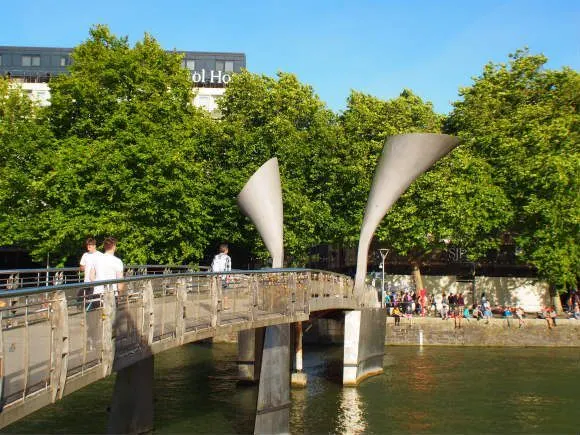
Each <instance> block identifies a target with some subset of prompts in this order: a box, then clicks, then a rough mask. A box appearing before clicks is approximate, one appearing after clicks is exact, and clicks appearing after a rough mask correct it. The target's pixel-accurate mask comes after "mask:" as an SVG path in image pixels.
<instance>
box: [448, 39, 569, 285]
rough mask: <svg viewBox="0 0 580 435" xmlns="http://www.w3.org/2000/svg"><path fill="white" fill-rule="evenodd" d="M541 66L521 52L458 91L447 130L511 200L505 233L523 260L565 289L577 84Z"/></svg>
mask: <svg viewBox="0 0 580 435" xmlns="http://www.w3.org/2000/svg"><path fill="white" fill-rule="evenodd" d="M546 61H547V59H546V57H544V56H543V55H532V54H530V53H529V52H528V50H518V51H517V52H516V53H515V54H513V55H510V60H509V62H508V63H501V64H494V63H489V64H487V65H486V66H485V68H484V70H483V73H482V75H481V76H479V77H477V78H475V80H474V83H473V85H472V86H470V87H467V88H464V89H462V90H461V92H460V95H461V96H462V100H460V101H458V102H456V103H455V104H454V110H453V113H452V114H451V116H450V117H449V120H448V122H447V126H446V129H447V131H449V132H451V133H454V134H457V135H459V136H460V137H461V138H462V139H463V142H464V143H465V146H466V147H469V148H470V150H471V151H472V152H473V153H474V155H477V156H478V157H479V158H482V159H484V160H485V161H487V162H488V164H489V168H490V171H491V175H492V177H493V180H494V183H496V184H497V185H498V186H499V187H501V189H502V190H503V191H504V192H505V194H506V196H507V197H508V199H509V202H510V207H511V208H512V209H513V213H512V218H511V219H510V221H509V223H508V225H507V226H506V231H508V232H509V233H511V235H512V236H513V237H514V238H515V241H516V244H517V248H518V252H519V257H520V259H521V261H524V262H528V263H531V264H533V265H534V266H536V267H537V269H538V273H539V276H540V277H541V278H544V279H546V280H547V281H548V282H549V283H550V284H551V285H552V287H553V288H559V289H560V290H564V289H565V288H566V286H570V285H576V283H577V280H578V271H579V270H580V250H579V248H578V241H579V235H580V186H579V181H580V148H579V145H578V144H579V125H580V116H579V113H578V110H579V109H578V108H579V106H580V77H579V74H578V72H576V71H573V70H571V69H570V68H562V69H561V70H550V69H546V68H545V63H546Z"/></svg>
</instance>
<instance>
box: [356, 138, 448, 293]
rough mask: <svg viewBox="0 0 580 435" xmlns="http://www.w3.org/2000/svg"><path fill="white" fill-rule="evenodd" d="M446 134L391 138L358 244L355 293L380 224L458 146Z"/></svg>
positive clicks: (374, 186) (374, 182) (386, 147)
mask: <svg viewBox="0 0 580 435" xmlns="http://www.w3.org/2000/svg"><path fill="white" fill-rule="evenodd" d="M458 143H459V139H457V138H456V137H453V136H448V135H445V134H426V133H413V134H403V135H398V136H392V137H390V138H389V139H388V140H387V142H386V143H385V146H384V148H383V153H382V155H381V158H380V160H379V164H378V165H377V169H376V171H375V177H374V179H373V184H372V187H371V193H370V194H369V199H368V202H367V208H366V210H365V216H364V219H363V224H362V228H361V232H360V237H359V242H358V254H357V266H356V276H355V282H354V288H355V290H360V289H362V288H363V285H364V280H365V276H366V272H367V261H368V251H369V246H370V244H371V239H372V237H373V234H374V233H375V230H376V229H377V227H378V225H379V223H380V222H381V220H382V219H383V217H384V216H385V214H386V213H387V211H388V210H389V208H391V206H392V205H393V204H394V203H395V201H396V200H397V199H399V197H400V196H401V195H402V194H403V192H404V191H405V190H406V189H407V187H409V185H410V184H411V183H412V182H413V181H414V180H415V179H416V178H417V177H418V176H419V175H421V174H422V173H423V172H425V171H426V170H427V169H429V168H430V167H431V166H432V165H433V163H435V162H436V161H437V160H439V159H440V158H441V157H443V156H444V155H445V154H447V153H448V152H449V151H451V150H452V149H453V148H455V147H456V146H457V144H458Z"/></svg>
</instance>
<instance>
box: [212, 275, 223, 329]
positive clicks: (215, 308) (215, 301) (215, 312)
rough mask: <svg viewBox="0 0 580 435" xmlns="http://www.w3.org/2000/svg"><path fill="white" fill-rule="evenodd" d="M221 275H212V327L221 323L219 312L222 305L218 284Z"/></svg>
mask: <svg viewBox="0 0 580 435" xmlns="http://www.w3.org/2000/svg"><path fill="white" fill-rule="evenodd" d="M218 279H219V277H218V276H217V275H213V276H211V277H210V289H209V291H210V297H211V327H212V328H216V327H217V325H218V323H219V319H218V317H219V312H220V308H221V307H219V305H221V299H220V297H219V294H218V293H219V287H220V285H219V284H218Z"/></svg>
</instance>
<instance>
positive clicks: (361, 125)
mask: <svg viewBox="0 0 580 435" xmlns="http://www.w3.org/2000/svg"><path fill="white" fill-rule="evenodd" d="M442 121H443V118H442V117H441V116H440V115H438V114H436V113H435V112H434V111H433V107H432V105H431V104H430V103H428V102H423V101H422V100H421V99H420V98H419V97H418V96H416V95H414V94H413V93H412V92H411V91H408V90H405V91H404V92H403V93H402V94H401V95H400V96H399V97H398V98H395V99H393V100H389V101H381V100H378V99H376V98H374V97H371V96H368V95H363V94H359V93H353V94H352V95H351V97H350V99H349V105H348V107H347V110H346V111H345V113H344V114H343V117H342V122H343V125H344V128H345V132H346V133H345V135H346V138H347V139H346V140H347V141H349V143H350V144H352V147H350V148H348V149H347V152H348V153H349V156H348V158H346V161H348V162H350V164H349V165H347V166H346V167H345V170H346V171H348V172H349V175H346V176H344V177H342V178H343V179H345V180H356V182H352V181H351V182H350V183H351V185H350V186H348V187H347V188H346V189H345V190H346V191H348V192H349V193H350V194H351V195H352V196H350V197H347V198H346V203H345V204H344V205H343V206H342V207H343V209H345V210H346V209H347V207H348V204H353V205H354V208H353V209H352V211H351V213H357V215H356V216H354V217H355V219H353V220H350V221H351V227H352V236H354V234H355V233H354V231H355V230H356V231H357V232H356V235H357V236H358V231H359V228H360V222H362V214H363V212H364V207H365V204H366V198H367V196H368V192H369V190H370V184H371V181H372V177H373V175H374V172H375V168H376V164H377V161H378V158H379V155H380V152H381V150H382V148H383V146H384V142H385V140H386V139H387V138H388V137H389V136H392V135H394V134H403V133H413V132H430V133H438V132H440V129H441V124H442ZM489 174H490V170H489V165H488V164H487V163H486V162H485V161H484V160H482V159H478V158H477V157H475V156H473V155H472V154H471V153H470V152H469V150H468V149H465V148H463V147H459V148H458V149H456V150H454V151H453V152H452V153H451V154H449V155H448V156H446V157H444V158H443V159H442V160H441V161H440V162H438V163H436V164H435V165H434V167H433V168H432V169H431V170H430V171H428V172H427V173H425V174H424V175H422V176H421V177H419V178H418V179H417V180H416V181H415V182H414V183H412V184H411V186H410V187H409V189H408V190H407V191H406V192H405V193H404V194H403V195H402V196H401V198H400V199H399V200H398V201H397V202H396V203H395V205H394V206H393V207H392V209H391V210H390V211H389V212H388V213H387V216H386V217H385V219H384V220H383V222H382V223H381V225H380V226H379V228H378V229H377V232H376V239H377V240H378V241H379V242H380V243H382V244H385V245H387V246H390V247H391V248H393V250H394V252H396V253H397V254H400V255H405V256H408V258H409V259H410V261H411V263H412V265H413V266H414V276H415V282H416V285H417V287H418V288H419V287H422V286H423V285H422V279H421V274H420V266H421V263H422V262H423V261H425V260H428V259H429V258H430V257H431V256H432V255H434V254H437V253H439V252H440V251H441V249H444V248H445V247H446V243H449V242H450V241H451V242H452V243H453V244H456V245H459V246H462V247H465V248H469V252H470V255H471V256H472V257H473V258H477V257H478V256H479V255H481V254H482V253H485V252H486V251H487V249H489V248H490V247H491V246H495V245H496V243H497V241H496V238H497V235H498V234H499V233H500V230H501V229H502V228H503V225H504V224H505V222H506V221H507V219H508V218H509V216H510V210H509V207H508V206H509V204H508V202H507V200H506V198H505V196H504V195H503V192H502V191H501V189H499V188H498V187H497V186H495V185H494V183H493V180H492V179H491V177H490V175H489Z"/></svg>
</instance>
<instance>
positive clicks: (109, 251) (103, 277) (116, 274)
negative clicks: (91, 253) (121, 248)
mask: <svg viewBox="0 0 580 435" xmlns="http://www.w3.org/2000/svg"><path fill="white" fill-rule="evenodd" d="M103 249H104V251H105V253H104V254H103V255H99V256H98V257H97V261H96V262H95V267H94V274H93V276H94V281H108V280H112V279H121V278H123V262H122V261H121V259H120V258H118V257H115V250H116V249H117V240H116V239H115V238H113V237H107V238H106V239H105V241H104V242H103ZM111 287H112V289H113V290H114V291H115V293H116V292H117V290H123V289H122V285H119V286H117V284H113V285H112V286H111ZM117 287H119V288H117ZM104 290H105V289H104V286H102V285H99V286H95V290H94V292H93V293H94V294H101V293H103V292H104Z"/></svg>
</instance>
